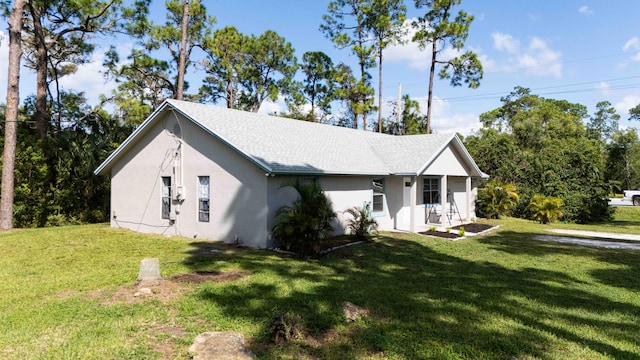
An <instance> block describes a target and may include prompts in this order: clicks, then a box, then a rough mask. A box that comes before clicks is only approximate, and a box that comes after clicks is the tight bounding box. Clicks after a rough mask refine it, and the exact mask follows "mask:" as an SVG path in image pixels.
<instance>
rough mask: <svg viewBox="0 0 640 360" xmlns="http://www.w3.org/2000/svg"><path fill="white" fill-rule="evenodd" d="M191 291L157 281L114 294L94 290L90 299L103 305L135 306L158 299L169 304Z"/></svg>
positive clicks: (169, 282) (123, 289)
mask: <svg viewBox="0 0 640 360" xmlns="http://www.w3.org/2000/svg"><path fill="white" fill-rule="evenodd" d="M143 289H148V290H145V291H143ZM189 290H190V289H189V288H188V287H186V286H184V285H182V284H179V283H176V282H173V281H167V280H157V281H154V282H153V283H152V284H150V283H143V284H139V285H123V286H120V287H119V288H118V289H116V291H114V292H110V291H107V290H94V291H91V292H90V293H89V298H90V299H99V300H100V302H101V303H102V304H103V305H114V304H135V303H140V302H143V301H145V300H146V299H157V300H160V301H161V302H162V303H167V302H169V301H171V300H173V299H175V298H176V297H178V296H180V295H182V294H184V293H185V292H187V291H189Z"/></svg>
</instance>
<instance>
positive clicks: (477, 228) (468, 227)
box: [453, 223, 495, 234]
mask: <svg viewBox="0 0 640 360" xmlns="http://www.w3.org/2000/svg"><path fill="white" fill-rule="evenodd" d="M494 227H495V226H494V225H487V224H478V223H471V224H464V225H458V226H454V227H453V229H454V230H459V229H460V228H464V231H465V232H470V233H474V234H478V233H481V232H483V231H486V230H489V229H492V228H494Z"/></svg>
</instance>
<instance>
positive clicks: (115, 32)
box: [0, 0, 640, 229]
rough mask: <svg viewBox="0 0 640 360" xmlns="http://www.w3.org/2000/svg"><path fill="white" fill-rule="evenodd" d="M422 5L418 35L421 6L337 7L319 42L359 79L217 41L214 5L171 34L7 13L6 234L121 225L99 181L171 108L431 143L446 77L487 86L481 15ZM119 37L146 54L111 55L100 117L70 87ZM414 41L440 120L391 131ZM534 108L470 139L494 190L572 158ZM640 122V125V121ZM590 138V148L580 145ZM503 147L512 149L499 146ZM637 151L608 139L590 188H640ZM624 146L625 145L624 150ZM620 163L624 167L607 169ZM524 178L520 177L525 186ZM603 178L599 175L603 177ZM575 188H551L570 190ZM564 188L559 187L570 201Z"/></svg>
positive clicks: (135, 25)
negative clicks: (269, 116) (404, 52)
mask: <svg viewBox="0 0 640 360" xmlns="http://www.w3.org/2000/svg"><path fill="white" fill-rule="evenodd" d="M412 3H413V6H415V8H416V9H417V10H418V11H420V12H421V13H422V14H423V15H422V16H420V17H418V18H417V19H416V20H414V21H413V22H411V23H410V24H409V22H408V21H407V18H406V14H407V5H406V3H405V2H404V1H403V0H334V1H328V2H327V10H326V13H325V14H324V16H322V19H319V28H318V31H320V32H322V33H323V34H324V35H325V36H326V38H327V39H328V41H331V42H332V43H333V44H334V46H335V47H336V48H338V49H343V50H344V52H345V53H347V52H348V53H349V54H351V55H354V57H355V58H356V59H357V61H356V62H357V64H356V66H355V67H351V66H350V65H349V64H347V63H345V62H342V61H336V60H335V59H332V58H331V57H330V56H328V55H327V54H325V53H323V52H320V51H309V52H306V53H304V54H302V56H301V58H300V59H298V58H297V57H296V54H295V49H294V47H293V45H292V44H291V43H290V42H288V41H287V40H286V39H285V38H284V37H282V36H280V35H279V34H277V33H276V32H274V31H271V30H267V31H265V32H264V33H262V34H243V33H241V32H240V31H239V30H238V29H237V28H236V27H234V26H227V27H223V28H217V29H216V18H215V17H214V16H212V15H211V14H209V13H208V11H207V8H206V6H205V4H203V3H202V2H201V1H200V0H168V1H166V2H165V3H164V5H165V9H166V13H165V17H164V22H153V21H152V20H151V18H150V16H149V9H150V5H151V0H130V1H125V0H97V1H89V2H87V1H58V2H52V1H47V0H14V1H13V2H11V1H9V0H2V1H0V5H1V6H2V7H3V14H4V15H5V17H8V19H9V40H10V41H9V42H10V62H9V74H10V76H9V83H8V96H7V99H8V100H7V104H6V111H3V112H2V115H4V119H2V120H4V121H3V123H2V124H3V131H4V133H3V134H4V147H3V154H4V156H3V174H2V201H1V202H0V227H1V228H4V229H6V228H10V227H11V226H13V225H16V226H21V227H22V226H43V225H47V224H50V225H53V224H60V223H67V222H72V223H73V222H93V221H105V220H106V219H108V191H109V184H108V179H105V178H97V177H95V176H93V173H92V172H93V170H94V169H95V167H96V166H97V164H99V163H100V162H101V161H102V160H104V159H105V158H106V156H107V154H109V153H110V152H111V151H113V150H114V149H115V148H116V147H117V146H118V145H119V144H120V142H121V141H123V139H124V138H125V137H126V136H127V135H128V134H129V133H130V132H131V130H132V129H133V128H134V127H135V126H137V125H139V124H140V123H141V122H142V121H143V120H144V119H145V118H146V117H147V116H148V115H149V114H150V113H151V111H153V109H155V108H156V107H157V106H158V105H159V104H160V103H162V102H163V101H164V100H165V99H167V98H176V99H185V100H190V101H198V102H204V103H217V104H222V105H224V106H227V107H229V108H235V109H242V110H246V111H254V112H255V111H258V110H259V109H260V106H261V105H262V104H263V103H264V102H265V101H267V100H270V101H276V100H278V99H284V101H285V103H286V105H287V108H286V110H285V111H283V112H282V113H280V114H278V115H281V116H286V117H291V118H296V119H300V120H306V121H317V122H324V123H331V124H334V125H340V126H349V127H353V128H358V127H361V128H362V129H364V130H374V131H380V132H386V133H390V134H394V135H406V134H419V133H430V132H431V128H432V126H431V102H432V96H433V83H434V79H435V77H436V76H438V77H440V78H441V79H448V80H449V81H450V85H451V86H462V85H465V86H468V87H470V88H476V87H478V86H479V85H480V82H481V80H482V76H483V70H482V64H481V63H480V61H479V60H478V57H477V56H476V54H474V53H473V52H470V51H464V45H465V41H466V39H467V37H468V34H469V30H470V26H471V23H472V22H473V16H471V15H469V14H467V13H466V12H465V11H463V10H461V9H459V7H460V6H461V0H415V1H413V2H412ZM408 26H411V27H413V28H414V29H415V35H414V36H413V37H412V38H411V39H408V38H407V29H408ZM109 36H118V37H119V38H120V39H123V38H124V39H128V42H132V43H134V44H135V46H133V47H132V48H131V49H130V50H128V52H125V53H122V52H121V51H119V49H118V48H117V47H111V48H109V49H108V51H106V53H105V59H104V62H103V71H102V74H103V75H104V76H105V77H106V78H108V79H113V80H115V82H116V84H117V86H116V88H115V89H114V90H113V91H111V92H110V93H108V94H103V95H102V96H101V99H100V103H99V104H92V105H90V104H88V103H87V100H86V97H85V94H83V93H81V92H77V91H73V90H62V89H61V88H60V86H59V84H60V79H62V78H64V77H65V76H69V75H71V74H73V73H75V72H76V71H77V69H78V67H79V66H81V65H83V64H86V63H87V62H89V61H90V60H91V56H92V54H93V52H94V50H95V47H96V41H97V38H98V37H103V38H104V37H109ZM406 41H414V42H416V43H417V44H418V45H419V47H420V49H422V50H424V51H425V56H427V57H428V58H429V59H430V61H431V67H430V70H429V80H428V83H427V84H425V85H426V88H427V89H428V90H427V93H428V98H427V109H426V115H422V112H421V109H420V107H419V104H418V102H417V101H415V100H412V98H411V96H410V95H409V94H405V95H403V96H402V101H401V102H400V103H395V104H392V109H391V111H390V112H391V116H389V117H388V118H386V119H385V118H383V116H382V114H383V113H384V112H383V109H382V106H383V105H385V104H384V103H383V102H382V100H381V99H382V98H381V96H382V94H381V89H382V80H383V73H382V70H383V60H384V59H383V53H384V49H386V48H387V47H388V46H391V45H393V44H401V43H403V42H406ZM447 48H452V49H455V50H457V52H458V53H460V54H461V55H459V56H458V57H454V58H446V57H444V50H445V49H447ZM21 59H22V60H24V65H25V66H26V67H27V68H29V69H31V70H32V71H34V72H35V73H36V84H35V85H36V87H35V89H36V93H35V94H30V95H29V96H27V97H26V98H25V99H24V100H23V101H22V103H21V104H20V103H19V102H18V101H19V98H18V96H17V89H18V87H17V84H18V82H19V78H18V77H17V75H16V76H13V77H12V76H11V74H12V71H13V72H14V73H15V72H16V71H17V69H19V66H20V61H21ZM194 68H198V69H201V70H202V71H204V72H205V73H206V76H205V78H204V79H203V81H202V83H201V84H196V85H195V86H193V84H189V83H188V82H186V81H185V80H184V79H185V74H186V73H188V72H189V71H193V69H194ZM374 68H377V69H378V79H379V82H378V84H377V95H378V101H377V105H376V104H375V95H376V91H375V90H376V89H374V84H372V81H371V80H372V76H371V71H372V69H374ZM14 75H15V74H14ZM519 91H520V90H519ZM525 95H526V96H525ZM534 98H536V99H539V100H540V102H541V104H543V105H540V106H542V107H543V108H545V109H547V107H549V106H548V103H551V102H553V101H551V100H549V101H542V98H538V97H535V95H531V94H520V95H517V96H516V95H513V94H512V95H510V96H508V97H507V98H506V100H504V101H505V106H503V108H505V107H507V108H508V109H510V110H502V111H498V110H497V109H496V110H495V111H493V112H490V113H487V114H483V115H482V118H481V119H482V121H483V124H484V125H485V128H484V129H482V130H481V132H480V133H478V134H476V135H474V136H471V137H469V138H468V139H466V143H467V145H468V146H469V148H470V151H472V154H473V155H474V157H475V158H476V160H477V161H478V163H479V165H480V166H481V168H482V169H483V170H485V171H487V172H488V173H489V174H490V175H491V176H492V177H493V178H494V179H502V180H504V181H513V182H516V183H518V184H519V185H520V186H521V189H522V186H524V185H523V184H524V183H523V182H522V181H521V180H522V178H525V177H527V176H531V175H532V174H535V171H538V170H540V171H542V170H544V171H547V170H548V171H552V170H553V169H549V168H546V167H545V166H546V165H545V166H543V165H541V164H540V162H539V161H538V162H536V161H534V160H535V159H530V157H531V156H533V155H531V154H532V153H535V151H536V149H538V148H545V147H546V146H547V145H550V146H551V145H552V146H555V147H556V148H557V149H560V148H563V147H564V146H565V144H563V143H555V142H554V141H552V140H553V139H554V137H556V136H559V134H558V133H556V132H557V131H559V130H557V129H556V128H557V126H560V125H561V124H564V123H563V122H561V121H560V120H558V122H557V123H556V122H553V123H552V124H547V123H546V122H544V121H542V120H535V121H534V120H531V119H530V120H527V119H528V117H529V116H531V117H534V115H535V116H538V115H536V114H537V112H534V111H530V110H531V109H530V108H528V107H526V106H524V107H519V106H515V105H513V104H512V103H518V104H520V103H524V102H526V101H525V99H534ZM507 105H508V106H507ZM573 105H575V106H573V107H572V106H569V105H566V106H568V107H569V108H576V109H577V108H579V106H578V105H577V104H573ZM559 108H560V109H561V110H553V111H552V112H551V113H550V114H551V115H552V116H556V115H561V117H563V116H573V118H572V119H573V125H571V126H573V127H574V130H575V132H574V133H573V134H574V135H572V136H573V137H572V138H571V139H572V140H571V141H573V142H576V144H578V145H579V146H582V145H585V144H586V145H589V144H593V142H594V141H595V139H593V136H592V135H593V133H594V132H598V131H600V132H602V131H603V130H599V129H600V128H598V127H597V126H596V125H595V124H594V125H593V128H586V127H585V128H584V129H583V130H578V129H577V128H578V127H579V124H578V123H579V122H580V121H582V120H583V119H585V116H586V115H585V112H584V111H582V112H577V110H575V109H573V110H571V111H569V110H562V109H564V107H563V106H560V107H559ZM524 110H527V111H526V112H525V111H524ZM583 110H584V109H583ZM536 111H537V110H536ZM549 111H551V110H549ZM563 111H564V112H563ZM567 111H568V113H565V112H567ZM387 112H388V111H387ZM637 113H638V114H640V108H638V110H637ZM373 114H377V121H370V117H371V115H373ZM605 115H606V114H602V116H605ZM638 116H640V115H638ZM491 119H494V120H491ZM532 119H533V118H532ZM536 121H537V122H536ZM536 126H539V127H541V128H540V129H536V131H538V132H540V131H542V133H540V134H539V135H545V134H549V143H548V144H547V143H544V144H542V143H538V144H537V145H536V144H534V143H533V142H532V141H533V140H531V139H529V138H532V135H530V134H529V135H527V131H520V130H519V129H520V128H522V127H526V128H531V129H534V128H536ZM563 126H564V125H563ZM571 126H569V125H567V126H565V128H566V129H569V128H571ZM590 126H591V125H590ZM603 126H604V125H603ZM549 131H556V132H553V133H549ZM566 131H567V132H563V133H562V134H563V135H566V136H565V138H566V137H567V136H569V135H568V134H569V132H568V131H569V130H566ZM517 134H520V135H517ZM578 134H580V136H581V137H580V139H581V140H578V138H577V136H578ZM517 136H521V137H522V138H520V137H517ZM589 136H591V137H589ZM582 137H586V138H585V139H587V140H588V142H586V143H585V144H582V143H581V141H587V140H584V139H583V138H582ZM527 139H529V140H527ZM532 139H534V140H535V137H533V138H532ZM538 140H540V139H538ZM492 141H498V144H497V145H501V146H507V148H501V147H500V146H493V145H495V144H493V143H492ZM625 141H626V143H624V144H623V142H625ZM635 143H637V136H635V138H634V134H632V133H630V132H622V133H620V134H619V133H618V132H615V131H613V132H611V137H610V138H607V139H605V140H602V139H601V141H600V143H599V148H598V147H596V148H598V149H599V150H598V151H600V152H599V153H598V152H597V151H596V150H597V149H595V148H594V150H593V154H591V153H589V154H584V153H581V154H575V156H576V157H577V158H581V156H582V157H588V156H587V155H589V156H591V155H593V156H595V154H599V156H601V157H600V158H599V160H598V161H599V162H597V164H596V163H593V164H591V163H589V164H590V166H591V165H593V166H591V167H589V169H590V170H589V171H587V173H588V174H586V175H589V176H590V177H589V179H590V180H593V181H594V182H593V183H590V185H589V186H591V185H593V186H595V185H594V184H597V186H605V185H606V186H611V185H612V184H616V183H615V182H616V181H619V182H620V184H621V185H622V184H628V185H631V184H635V183H634V181H636V180H635V176H636V175H635V174H636V173H635V170H634V169H635V168H634V166H635V165H634V163H633V158H632V156H633V151H636V150H633V149H634V147H635ZM614 144H619V145H615V146H618V147H615V146H614ZM586 145H585V146H586ZM589 146H591V145H589ZM594 146H595V145H594ZM520 147H521V148H522V151H523V154H522V159H525V158H526V159H528V160H531V161H532V162H533V163H534V165H535V164H537V165H536V166H537V167H536V166H528V165H527V166H522V167H521V168H518V166H517V165H515V164H511V165H501V164H507V163H513V162H514V161H515V160H514V157H512V156H511V155H510V152H509V151H511V150H513V149H515V148H520ZM525 150H526V151H525ZM501 151H502V152H501ZM622 153H624V154H626V155H625V156H627V155H628V156H629V158H628V159H629V160H628V163H624V164H623V163H620V162H619V161H618V160H619V159H622V158H624V156H622V155H620V154H622ZM498 155H499V156H503V155H507V156H506V157H504V158H502V159H501V160H498V158H492V157H491V156H498ZM554 155H555V154H554ZM527 156H529V158H527ZM609 156H610V157H611V164H609V160H605V159H609V158H608V157H609ZM517 159H520V157H517ZM556 160H558V161H564V159H560V158H558V159H556ZM614 160H615V161H614ZM500 161H501V163H500ZM594 161H595V160H594ZM580 164H582V163H580ZM509 166H511V167H509ZM14 167H15V170H14ZM505 167H506V168H505ZM614 169H615V170H614ZM511 170H514V171H515V170H518V171H516V172H515V173H511V172H510V171H511ZM585 171H586V170H585ZM596 173H598V174H599V175H598V176H595V175H594V174H596ZM610 173H611V174H610ZM614 173H615V174H614ZM516 174H517V175H516ZM574 175H576V174H573V173H572V174H568V175H566V176H564V175H563V177H561V178H560V179H555V178H549V179H548V180H549V181H552V180H553V181H556V182H558V184H563V181H565V180H566V179H567V178H568V177H570V176H574ZM576 176H577V175H576ZM624 176H626V178H625V177H624ZM625 181H626V182H625ZM584 182H585V183H586V181H584ZM14 183H15V186H14ZM576 184H577V183H576ZM581 184H582V183H581ZM565 185H566V184H565ZM536 186H538V187H537V188H535V191H534V190H530V191H531V193H532V194H533V193H534V192H539V191H538V190H539V189H547V190H548V191H549V192H551V191H552V190H550V189H553V187H548V186H546V185H544V186H542V185H539V184H538V185H536ZM14 188H15V199H14V194H13V189H14ZM563 189H564V188H562V187H558V191H560V190H562V191H564V190H563ZM567 191H568V190H567ZM565 192H566V191H565ZM598 194H599V193H598ZM525 197H526V195H525ZM576 198H577V197H576ZM14 200H15V201H14ZM568 203H569V204H573V205H571V206H572V208H575V209H576V210H575V211H573V212H568V214H573V213H577V212H578V210H577V209H578V208H579V205H578V201H577V200H575V201H573V202H572V201H569V202H568ZM14 204H15V209H13V205H14ZM14 213H15V215H16V216H15V219H14V218H13V214H14ZM568 218H570V219H572V217H568ZM586 218H589V217H586ZM586 218H585V219H586Z"/></svg>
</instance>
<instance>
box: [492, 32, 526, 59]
mask: <svg viewBox="0 0 640 360" xmlns="http://www.w3.org/2000/svg"><path fill="white" fill-rule="evenodd" d="M491 37H492V38H493V47H495V48H496V49H498V50H499V51H505V50H506V51H507V52H508V53H510V54H514V53H517V52H518V50H519V49H520V41H518V40H517V39H515V38H514V37H513V36H511V35H509V34H503V33H493V34H491Z"/></svg>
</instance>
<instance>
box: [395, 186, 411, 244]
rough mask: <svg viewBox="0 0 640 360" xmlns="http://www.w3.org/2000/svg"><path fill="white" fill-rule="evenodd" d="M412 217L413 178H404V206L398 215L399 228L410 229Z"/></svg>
mask: <svg viewBox="0 0 640 360" xmlns="http://www.w3.org/2000/svg"><path fill="white" fill-rule="evenodd" d="M410 219H411V178H410V177H405V178H403V179H402V208H401V209H400V214H399V216H398V220H399V221H398V224H397V226H396V227H397V228H398V230H407V231H408V230H409V227H410V221H409V220H410Z"/></svg>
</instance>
